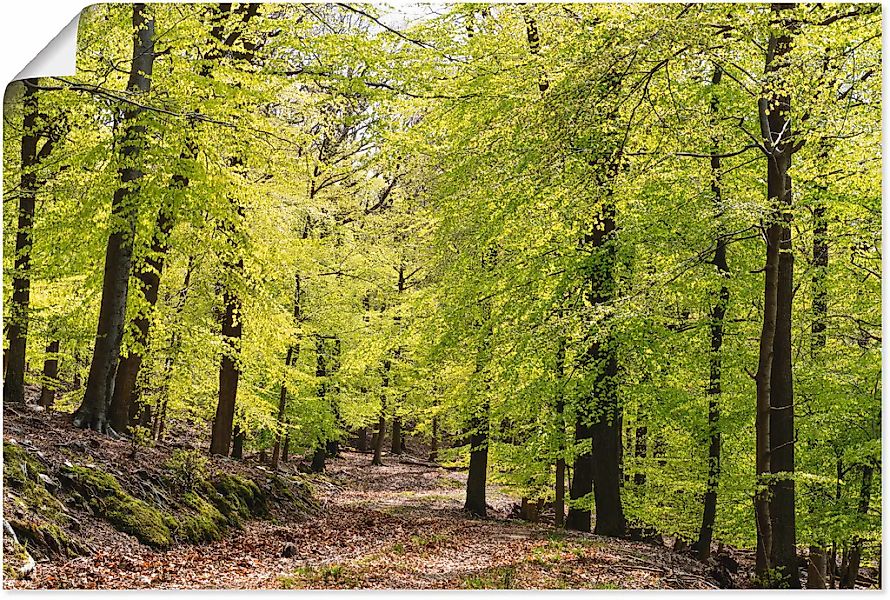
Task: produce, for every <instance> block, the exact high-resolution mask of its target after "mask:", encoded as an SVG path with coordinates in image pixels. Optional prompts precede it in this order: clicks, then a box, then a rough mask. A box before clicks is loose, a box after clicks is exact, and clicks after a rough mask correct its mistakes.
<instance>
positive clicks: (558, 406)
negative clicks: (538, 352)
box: [553, 337, 566, 527]
mask: <svg viewBox="0 0 890 600" xmlns="http://www.w3.org/2000/svg"><path fill="white" fill-rule="evenodd" d="M565 361H566V340H565V338H564V337H560V338H559V342H558V344H557V347H556V385H557V390H556V402H555V403H554V413H555V414H554V420H555V423H554V425H555V429H556V454H557V456H556V465H555V466H556V488H555V489H554V500H553V512H554V524H555V525H556V527H562V526H563V525H565V516H566V459H565V450H566V442H565V437H566V436H565V434H566V422H565V414H564V411H565V396H564V395H563V393H564V392H563V384H564V380H565Z"/></svg>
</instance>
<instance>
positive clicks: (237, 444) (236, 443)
mask: <svg viewBox="0 0 890 600" xmlns="http://www.w3.org/2000/svg"><path fill="white" fill-rule="evenodd" d="M244 437H245V434H244V429H242V428H241V425H240V424H237V425H235V427H234V435H233V436H232V458H237V459H238V460H241V459H242V458H243V457H244Z"/></svg>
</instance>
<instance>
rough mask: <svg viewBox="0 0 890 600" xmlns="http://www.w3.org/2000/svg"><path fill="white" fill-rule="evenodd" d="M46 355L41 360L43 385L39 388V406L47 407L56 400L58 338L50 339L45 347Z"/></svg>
mask: <svg viewBox="0 0 890 600" xmlns="http://www.w3.org/2000/svg"><path fill="white" fill-rule="evenodd" d="M46 354H47V357H46V359H45V360H44V361H43V387H42V388H41V390H40V406H45V407H46V408H49V407H50V406H52V405H53V404H55V402H56V386H57V385H58V382H59V379H58V377H59V340H53V341H51V342H50V343H49V344H48V345H47V347H46Z"/></svg>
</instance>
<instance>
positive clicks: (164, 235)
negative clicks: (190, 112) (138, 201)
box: [109, 143, 197, 431]
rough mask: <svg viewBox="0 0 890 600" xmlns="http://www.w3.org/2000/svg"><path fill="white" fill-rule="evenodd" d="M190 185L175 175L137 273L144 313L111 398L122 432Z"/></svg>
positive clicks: (134, 402)
mask: <svg viewBox="0 0 890 600" xmlns="http://www.w3.org/2000/svg"><path fill="white" fill-rule="evenodd" d="M187 144H188V145H189V149H188V150H183V152H182V153H181V155H180V159H182V160H187V159H191V158H194V156H195V154H196V151H197V149H196V148H194V147H193V145H192V144H190V143H187ZM188 184H189V180H188V178H187V177H184V176H182V175H174V176H173V178H172V182H171V184H170V191H169V193H168V195H167V197H166V199H165V202H164V204H163V206H161V208H160V210H159V211H158V215H157V219H156V220H155V228H154V232H153V233H152V238H151V247H150V251H149V254H148V256H146V258H145V264H144V265H142V268H141V269H140V270H139V271H138V272H137V273H136V280H137V281H138V282H139V285H140V287H141V288H142V295H143V297H144V298H145V303H146V307H145V309H144V310H145V312H140V313H139V314H138V315H137V316H136V317H135V318H134V319H133V331H134V334H133V343H134V347H133V348H131V349H130V352H129V354H128V355H127V356H126V358H124V359H123V360H121V362H120V364H119V365H118V367H117V374H116V376H115V381H114V394H113V395H112V397H111V408H110V411H109V412H110V422H111V427H112V428H113V429H115V430H116V431H123V430H124V429H125V428H126V427H127V425H129V424H131V423H132V422H133V419H132V418H131V417H132V416H134V415H135V414H136V413H138V409H139V402H138V392H137V387H136V380H137V378H138V377H139V370H140V369H141V368H142V360H143V356H144V354H145V352H146V351H147V348H148V342H149V328H150V327H151V318H152V315H151V313H152V311H154V308H155V305H157V303H158V293H159V292H160V288H161V275H162V274H163V272H164V261H165V259H166V255H167V251H168V250H169V247H170V242H169V238H170V233H171V232H172V231H173V225H174V223H175V220H176V211H177V205H178V196H179V194H180V193H181V190H183V189H185V188H186V187H187V186H188Z"/></svg>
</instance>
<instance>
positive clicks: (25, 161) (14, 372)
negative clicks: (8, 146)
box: [3, 79, 40, 403]
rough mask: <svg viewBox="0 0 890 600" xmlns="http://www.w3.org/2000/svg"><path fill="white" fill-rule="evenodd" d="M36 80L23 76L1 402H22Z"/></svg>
mask: <svg viewBox="0 0 890 600" xmlns="http://www.w3.org/2000/svg"><path fill="white" fill-rule="evenodd" d="M38 83H39V82H38V80H37V79H24V80H22V85H24V92H23V99H22V100H23V104H24V107H23V113H24V117H23V123H22V150H21V157H22V164H21V169H22V171H21V179H20V189H19V194H18V196H19V205H18V229H17V230H16V236H15V271H14V272H13V276H12V304H11V309H10V314H9V320H8V322H7V329H6V335H7V338H8V339H9V350H8V351H7V353H6V354H5V355H4V361H5V367H4V368H5V371H6V377H5V379H4V381H3V401H4V402H9V403H16V402H17V403H22V402H24V401H25V366H26V361H25V350H26V347H27V342H28V320H29V314H28V313H29V310H30V304H31V247H32V241H33V240H32V228H33V225H34V205H35V203H36V199H37V187H38V178H37V167H38V165H39V162H40V161H39V159H38V154H37V142H38V140H39V139H40V133H39V131H38V122H37V121H38V118H39V113H40V110H39V103H38V100H37V85H38Z"/></svg>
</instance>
